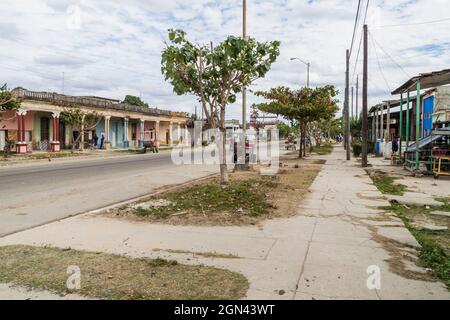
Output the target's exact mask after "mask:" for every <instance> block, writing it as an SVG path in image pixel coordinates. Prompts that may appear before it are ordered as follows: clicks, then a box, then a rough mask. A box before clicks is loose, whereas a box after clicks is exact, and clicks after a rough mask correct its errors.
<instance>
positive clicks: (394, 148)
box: [392, 137, 399, 154]
mask: <svg viewBox="0 0 450 320" xmlns="http://www.w3.org/2000/svg"><path fill="white" fill-rule="evenodd" d="M398 150H399V145H398V138H397V137H395V138H394V140H393V141H392V154H397V152H398Z"/></svg>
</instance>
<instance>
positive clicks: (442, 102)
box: [369, 69, 450, 175]
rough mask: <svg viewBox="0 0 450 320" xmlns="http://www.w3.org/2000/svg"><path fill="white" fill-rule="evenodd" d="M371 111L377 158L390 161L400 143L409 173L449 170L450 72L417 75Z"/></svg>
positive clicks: (370, 133) (448, 70)
mask: <svg viewBox="0 0 450 320" xmlns="http://www.w3.org/2000/svg"><path fill="white" fill-rule="evenodd" d="M392 95H394V96H399V97H400V99H397V100H385V101H383V102H381V103H379V104H377V105H375V106H373V107H372V108H371V109H370V112H369V121H370V122H371V128H370V129H369V138H370V139H371V141H372V142H373V145H374V146H375V148H374V152H375V153H376V154H377V155H383V156H385V157H390V155H391V153H392V141H393V140H394V139H395V140H398V141H399V152H400V158H401V160H402V161H403V163H404V165H405V168H406V169H408V170H410V171H423V172H433V173H434V174H435V175H436V172H434V171H435V164H436V163H439V169H438V171H439V172H441V165H442V166H443V168H447V170H448V168H450V163H448V159H449V158H450V139H449V136H450V69H445V70H441V71H436V72H429V73H423V74H419V75H418V76H415V77H412V78H411V79H409V80H408V81H406V82H405V83H404V84H403V85H401V86H400V87H399V88H397V89H396V90H394V91H393V92H392Z"/></svg>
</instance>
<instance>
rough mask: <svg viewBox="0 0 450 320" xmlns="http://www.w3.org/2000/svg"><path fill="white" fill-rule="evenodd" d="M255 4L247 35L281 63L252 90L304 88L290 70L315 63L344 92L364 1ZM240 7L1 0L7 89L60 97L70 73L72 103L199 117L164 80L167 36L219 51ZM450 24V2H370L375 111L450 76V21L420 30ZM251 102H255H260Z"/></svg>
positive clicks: (322, 80)
mask: <svg viewBox="0 0 450 320" xmlns="http://www.w3.org/2000/svg"><path fill="white" fill-rule="evenodd" d="M247 2H248V33H249V34H250V35H251V36H253V37H255V38H257V39H258V40H260V41H270V40H280V41H281V42H282V47H281V56H280V57H279V60H278V61H277V63H276V64H275V65H274V66H273V68H272V70H271V71H270V72H269V74H268V75H267V77H266V78H265V79H262V80H259V81H258V82H257V83H256V84H255V86H254V87H253V89H258V90H259V89H268V88H270V87H272V86H278V85H284V86H291V87H298V86H301V85H305V82H306V68H305V66H304V65H302V64H301V63H299V62H296V61H294V62H291V61H290V58H291V57H299V58H301V59H303V60H306V61H310V62H311V84H312V85H313V86H318V85H324V84H334V85H336V86H337V87H338V88H339V89H340V91H341V92H343V91H344V87H343V85H344V80H345V78H344V72H345V50H346V48H348V47H349V46H350V41H351V34H352V31H353V23H354V16H355V12H356V7H357V3H358V1H357V0H316V1H308V0H282V1H274V0H272V1H270V0H247ZM365 2H366V0H363V3H364V4H365ZM241 4H242V1H241V0H228V1H214V0H190V1H181V0H148V1H138V0H131V1H126V2H125V1H114V0H109V1H108V0H15V1H10V0H9V1H7V0H0V5H1V8H2V10H1V11H0V34H1V35H2V36H1V38H0V46H1V48H2V50H0V69H1V76H0V82H7V83H8V85H9V86H10V87H16V86H23V87H25V88H28V89H30V90H44V91H56V92H61V91H62V78H63V76H62V75H63V73H64V78H65V81H64V88H65V93H66V94H73V95H97V96H105V97H111V98H118V99H122V98H123V97H124V96H125V95H126V94H134V95H138V96H141V97H142V98H143V99H144V100H145V101H147V102H148V103H149V104H150V105H151V106H157V107H160V108H165V109H171V110H183V111H186V112H191V113H192V112H194V109H195V106H196V105H198V102H197V101H196V99H195V98H194V97H190V96H182V97H179V96H176V95H175V94H174V93H173V92H172V88H171V86H170V85H169V84H167V83H166V82H165V81H164V79H163V77H162V75H161V71H160V67H161V66H160V53H161V50H162V49H163V48H164V41H165V39H166V34H167V29H168V28H182V29H184V30H185V31H186V32H187V33H188V37H189V38H190V39H191V40H193V41H195V42H199V43H209V41H210V40H212V41H213V42H214V43H218V42H220V41H221V40H223V39H224V38H225V37H226V36H227V35H239V34H240V33H241V28H242V24H241V23H242V22H241V20H242V9H241ZM446 18H450V12H449V10H448V1H447V0H416V1H411V0H395V1H394V0H392V1H388V0H384V1H383V0H372V1H371V2H370V7H369V11H368V18H367V22H368V24H369V28H370V32H371V37H373V40H371V41H370V47H369V48H370V55H369V64H370V65H369V73H370V79H369V102H370V103H371V104H374V103H377V102H378V101H379V100H381V99H387V98H390V96H389V91H390V90H392V89H394V88H395V87H397V86H399V85H400V84H402V83H403V82H404V81H406V80H407V79H408V77H409V76H413V75H415V74H417V73H423V72H429V71H434V70H440V69H444V68H448V67H450V55H449V54H448V53H449V50H450V44H449V42H448V39H449V38H450V32H449V30H450V21H449V20H446V21H442V22H440V23H430V24H423V25H415V24H416V23H422V22H428V21H431V20H440V19H446ZM405 24H407V25H405ZM398 25H400V26H398ZM358 30H360V28H358ZM359 39H360V32H358V34H357V36H356V44H355V48H354V52H353V56H352V61H351V75H352V79H353V82H355V81H356V74H359V73H360V70H361V65H360V63H359V64H358V65H357V68H356V70H357V72H356V73H355V75H353V70H354V65H355V63H356V53H357V51H358V50H357V49H358V44H359ZM5 48H6V50H5ZM375 48H376V50H375ZM359 62H361V59H359ZM397 64H398V65H400V66H401V67H402V68H399V67H398V65H397ZM380 69H381V70H382V71H380ZM385 79H386V80H385ZM340 99H341V100H343V99H342V95H341V97H340ZM249 100H250V103H252V102H254V101H256V99H255V98H254V97H253V96H252V95H250V97H249ZM239 103H240V101H238V102H237V103H236V104H235V105H232V106H230V108H229V111H228V114H227V117H228V118H239V117H240V107H239Z"/></svg>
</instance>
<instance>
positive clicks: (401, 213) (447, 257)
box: [387, 198, 450, 290]
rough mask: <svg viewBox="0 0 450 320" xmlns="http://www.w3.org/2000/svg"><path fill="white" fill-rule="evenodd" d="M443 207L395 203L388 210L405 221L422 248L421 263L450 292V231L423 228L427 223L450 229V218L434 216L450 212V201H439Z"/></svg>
mask: <svg viewBox="0 0 450 320" xmlns="http://www.w3.org/2000/svg"><path fill="white" fill-rule="evenodd" d="M438 200H439V201H442V202H443V203H444V205H442V206H433V207H425V206H411V205H409V206H405V205H401V204H398V203H393V204H392V205H391V207H388V208H387V209H388V210H389V211H392V212H394V213H395V214H396V215H397V216H398V217H399V218H401V219H402V220H403V222H404V223H405V225H406V227H407V228H408V229H409V230H410V232H411V233H412V234H413V235H414V237H415V238H416V239H417V241H418V242H419V243H420V245H421V246H422V248H421V252H420V263H421V264H422V266H423V267H425V268H430V269H432V270H433V272H434V274H435V275H436V276H437V277H438V278H439V279H441V280H443V281H444V282H445V283H446V285H447V287H448V288H449V290H450V231H449V230H448V229H447V230H443V231H431V230H428V229H426V228H423V227H421V225H424V224H426V223H428V224H433V225H440V226H446V227H448V228H450V218H449V217H445V216H436V215H433V214H432V212H433V211H443V212H450V199H448V198H447V199H438Z"/></svg>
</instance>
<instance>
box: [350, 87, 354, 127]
mask: <svg viewBox="0 0 450 320" xmlns="http://www.w3.org/2000/svg"><path fill="white" fill-rule="evenodd" d="M354 90H355V87H354V86H352V113H351V119H352V120H353V118H354V114H353V109H354V108H353V106H354V103H353V100H354V96H355V94H354Z"/></svg>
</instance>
